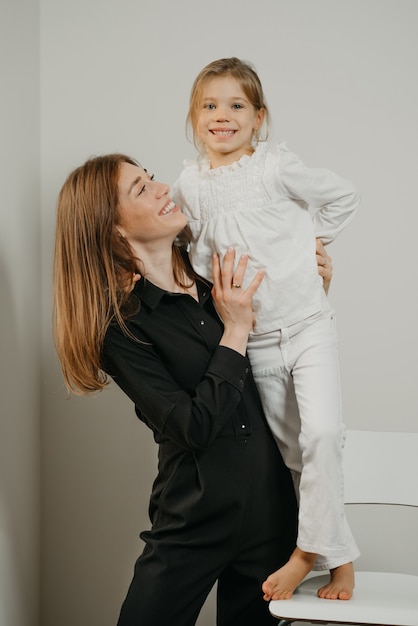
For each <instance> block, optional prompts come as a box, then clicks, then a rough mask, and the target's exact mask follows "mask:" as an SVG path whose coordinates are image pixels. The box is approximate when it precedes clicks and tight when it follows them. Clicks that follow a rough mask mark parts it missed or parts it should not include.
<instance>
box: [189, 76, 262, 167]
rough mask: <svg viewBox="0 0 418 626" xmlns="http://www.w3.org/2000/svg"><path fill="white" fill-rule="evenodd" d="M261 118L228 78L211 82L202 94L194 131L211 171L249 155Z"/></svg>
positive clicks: (260, 114) (239, 89) (235, 84)
mask: <svg viewBox="0 0 418 626" xmlns="http://www.w3.org/2000/svg"><path fill="white" fill-rule="evenodd" d="M263 118H264V109H261V110H257V109H255V108H254V106H253V105H252V104H251V103H250V101H249V100H248V98H247V97H246V95H245V93H244V91H243V89H242V87H241V85H240V83H239V81H238V80H236V79H235V78H233V77H231V76H222V77H217V78H213V79H211V80H210V81H209V82H208V84H207V85H206V87H205V88H204V90H203V93H202V99H201V103H200V108H199V111H198V115H197V123H196V131H197V136H198V138H199V140H200V141H201V142H202V143H203V144H204V145H205V146H206V149H207V151H208V156H209V159H210V161H211V166H212V167H219V166H221V165H230V164H231V163H233V162H235V161H238V159H240V158H241V157H242V156H243V155H244V154H251V153H252V152H253V150H254V149H253V146H252V140H253V135H254V131H256V130H258V129H259V128H260V127H261V125H262V123H263Z"/></svg>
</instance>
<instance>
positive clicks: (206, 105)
mask: <svg viewBox="0 0 418 626" xmlns="http://www.w3.org/2000/svg"><path fill="white" fill-rule="evenodd" d="M204 108H205V109H209V110H210V111H211V110H212V109H214V108H215V105H214V104H205V107H204Z"/></svg>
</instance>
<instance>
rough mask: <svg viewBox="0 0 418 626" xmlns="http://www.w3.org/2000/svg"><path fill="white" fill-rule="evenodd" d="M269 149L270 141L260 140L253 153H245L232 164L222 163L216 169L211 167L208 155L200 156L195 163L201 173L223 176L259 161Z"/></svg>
mask: <svg viewBox="0 0 418 626" xmlns="http://www.w3.org/2000/svg"><path fill="white" fill-rule="evenodd" d="M267 149H268V142H266V141H259V142H258V143H257V145H256V147H255V150H254V152H253V153H252V154H243V155H242V157H241V158H240V159H238V161H234V163H231V164H230V165H220V166H219V167H215V168H214V169H211V167H210V161H209V159H208V158H206V157H199V158H198V159H197V161H195V162H194V163H195V164H196V165H197V166H198V168H199V171H200V173H201V174H206V175H207V176H223V175H225V174H227V173H234V172H238V171H239V170H241V169H243V168H245V167H247V166H248V165H249V163H250V161H251V162H253V161H254V160H257V161H258V160H259V159H260V158H262V157H263V155H264V153H265V152H266V150H267Z"/></svg>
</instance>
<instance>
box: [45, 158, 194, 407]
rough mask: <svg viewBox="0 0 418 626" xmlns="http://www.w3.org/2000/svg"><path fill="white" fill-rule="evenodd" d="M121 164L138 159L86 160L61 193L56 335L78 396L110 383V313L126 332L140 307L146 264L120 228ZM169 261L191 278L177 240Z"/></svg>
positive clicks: (70, 385) (177, 274)
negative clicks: (138, 292) (139, 277)
mask: <svg viewBox="0 0 418 626" xmlns="http://www.w3.org/2000/svg"><path fill="white" fill-rule="evenodd" d="M122 163H130V164H132V165H138V163H137V161H135V160H134V159H132V158H131V157H128V156H126V155H124V154H109V155H105V156H99V157H94V158H91V159H89V160H88V161H87V162H86V163H85V164H84V165H82V166H81V167H79V168H77V169H76V170H74V171H73V172H72V173H71V174H70V175H69V176H68V178H67V180H66V181H65V183H64V185H63V187H62V189H61V191H60V193H59V196H58V202H57V216H56V231H55V251H54V278H53V292H54V307H53V308H54V311H53V336H54V342H55V347H56V350H57V353H58V358H59V360H60V363H61V368H62V372H63V376H64V380H65V384H66V386H67V389H68V390H69V391H72V392H73V393H76V394H78V395H83V394H87V393H91V392H95V391H100V390H102V389H103V388H104V387H106V386H107V384H108V380H107V376H106V374H105V373H104V372H103V371H102V370H101V363H100V361H101V351H102V347H103V341H104V338H105V335H106V331H107V328H108V326H109V324H110V322H111V320H112V319H115V320H116V321H117V322H118V323H119V325H120V326H121V327H122V329H123V330H124V332H126V333H127V334H129V332H128V330H127V328H126V325H125V320H126V318H127V317H128V316H129V315H130V314H132V313H133V312H134V311H135V310H138V307H139V302H138V300H137V298H135V297H133V296H132V294H131V290H132V287H133V284H134V283H133V275H134V274H135V273H138V272H139V273H144V272H143V268H142V271H141V265H140V259H137V258H135V256H134V254H133V251H132V248H131V247H130V245H129V243H128V241H127V240H126V239H125V238H124V237H122V235H121V234H120V233H119V230H118V228H117V225H118V224H119V220H120V214H119V191H118V181H119V170H120V167H121V165H122ZM182 243H183V244H184V239H183V240H182ZM173 267H174V276H175V279H176V280H177V281H178V282H179V284H182V281H183V280H184V276H186V277H188V278H194V277H195V275H194V274H193V273H192V270H191V269H190V268H189V267H188V265H187V264H186V262H185V260H184V258H183V255H182V253H181V251H180V248H179V245H175V244H173Z"/></svg>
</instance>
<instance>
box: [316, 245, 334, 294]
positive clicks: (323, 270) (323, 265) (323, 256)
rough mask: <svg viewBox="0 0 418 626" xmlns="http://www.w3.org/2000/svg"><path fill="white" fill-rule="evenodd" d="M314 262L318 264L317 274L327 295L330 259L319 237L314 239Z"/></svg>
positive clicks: (330, 274) (331, 269)
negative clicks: (321, 279)
mask: <svg viewBox="0 0 418 626" xmlns="http://www.w3.org/2000/svg"><path fill="white" fill-rule="evenodd" d="M316 262H317V264H318V273H319V275H320V276H322V278H323V286H324V291H325V293H326V294H328V291H329V286H330V284H331V278H332V272H333V267H332V259H331V257H330V256H329V254H328V253H327V251H326V250H325V247H324V244H323V243H322V241H321V240H320V239H319V237H318V238H317V239H316Z"/></svg>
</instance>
